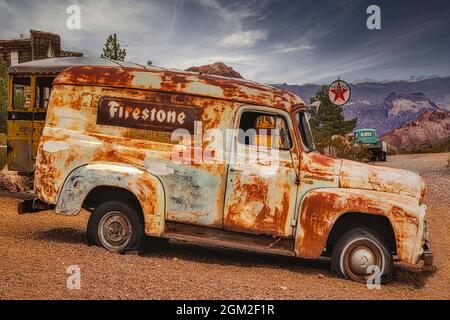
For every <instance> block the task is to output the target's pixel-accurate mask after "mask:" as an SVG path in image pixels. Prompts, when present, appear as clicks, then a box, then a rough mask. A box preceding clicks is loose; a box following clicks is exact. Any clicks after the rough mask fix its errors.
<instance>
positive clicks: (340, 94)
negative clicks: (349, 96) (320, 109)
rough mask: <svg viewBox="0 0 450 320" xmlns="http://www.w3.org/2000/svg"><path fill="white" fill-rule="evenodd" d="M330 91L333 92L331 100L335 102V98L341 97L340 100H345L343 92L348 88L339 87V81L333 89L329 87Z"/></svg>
mask: <svg viewBox="0 0 450 320" xmlns="http://www.w3.org/2000/svg"><path fill="white" fill-rule="evenodd" d="M330 91H331V92H333V93H334V100H333V102H335V101H336V100H339V99H341V100H342V101H345V97H344V94H345V93H346V92H347V91H348V89H343V88H342V87H341V83H340V82H338V83H337V85H336V87H335V89H331V90H330Z"/></svg>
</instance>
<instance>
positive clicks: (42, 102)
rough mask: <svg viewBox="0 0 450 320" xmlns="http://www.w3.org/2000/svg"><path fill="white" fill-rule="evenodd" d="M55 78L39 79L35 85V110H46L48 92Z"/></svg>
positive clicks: (48, 97)
mask: <svg viewBox="0 0 450 320" xmlns="http://www.w3.org/2000/svg"><path fill="white" fill-rule="evenodd" d="M54 79H55V78H53V77H52V78H45V77H39V78H38V79H37V83H36V108H40V109H46V108H47V106H48V101H49V99H50V91H51V88H52V83H53V80H54Z"/></svg>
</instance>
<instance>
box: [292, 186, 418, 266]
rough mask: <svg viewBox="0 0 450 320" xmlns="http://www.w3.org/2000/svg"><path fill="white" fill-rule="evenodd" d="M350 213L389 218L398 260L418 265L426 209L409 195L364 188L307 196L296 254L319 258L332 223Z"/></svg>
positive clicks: (318, 191) (325, 190) (327, 190)
mask: <svg viewBox="0 0 450 320" xmlns="http://www.w3.org/2000/svg"><path fill="white" fill-rule="evenodd" d="M348 212H353V213H360V214H373V215H382V216H385V217H387V218H388V219H389V221H390V223H391V225H392V228H393V230H394V233H395V237H396V244H397V255H398V257H399V258H400V260H402V261H404V262H408V263H417V261H418V259H419V257H420V255H421V254H422V238H423V227H424V216H425V207H423V206H420V205H419V202H418V200H417V199H414V198H412V197H410V196H405V195H401V194H390V193H386V192H379V191H368V190H361V189H344V188H320V189H315V190H312V191H310V192H309V193H307V194H306V195H305V197H304V198H303V201H302V203H301V208H300V218H299V223H298V225H297V234H296V237H297V238H296V244H295V252H296V254H297V255H299V256H302V257H307V258H317V257H318V256H320V255H321V253H322V251H323V250H324V248H325V244H326V241H327V238H328V234H329V233H330V231H331V228H332V226H333V224H334V223H335V222H336V220H337V219H338V218H339V217H340V216H341V215H343V214H345V213H348Z"/></svg>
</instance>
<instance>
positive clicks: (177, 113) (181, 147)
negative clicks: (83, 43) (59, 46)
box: [19, 66, 432, 282]
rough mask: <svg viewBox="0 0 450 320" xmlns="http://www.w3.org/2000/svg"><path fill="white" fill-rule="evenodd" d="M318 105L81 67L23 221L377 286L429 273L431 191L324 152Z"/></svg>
mask: <svg viewBox="0 0 450 320" xmlns="http://www.w3.org/2000/svg"><path fill="white" fill-rule="evenodd" d="M306 110H307V106H306V105H305V103H304V102H303V101H302V100H301V99H300V98H299V97H297V96H295V95H293V94H292V93H289V92H286V91H282V90H279V89H276V88H272V87H269V86H265V85H261V84H257V83H254V82H251V81H247V80H240V79H231V78H224V77H219V76H210V75H204V74H198V73H192V72H184V71H176V70H167V69H162V68H157V67H143V66H134V67H125V66H122V67H120V66H116V67H108V66H99V67H93V66H81V67H73V68H69V69H66V70H64V71H63V72H62V73H61V74H60V75H59V76H58V77H57V78H56V79H55V81H54V82H53V89H52V93H51V97H50V101H49V105H48V112H47V116H46V121H45V127H44V129H43V134H42V137H41V139H40V142H39V147H38V151H37V160H36V166H35V180H34V191H35V194H36V198H34V199H29V200H26V201H24V202H21V203H20V205H19V212H20V213H26V212H32V211H38V210H42V209H49V208H51V209H54V210H55V212H56V213H57V214H61V215H67V216H72V215H77V214H78V213H79V212H80V210H81V209H82V208H84V209H86V210H88V211H89V212H91V215H90V218H89V222H88V226H87V238H88V242H89V243H92V244H98V245H101V246H103V247H105V248H106V249H108V250H111V251H116V252H124V251H127V250H134V249H136V248H138V247H139V246H140V243H141V241H142V239H143V237H144V236H148V237H160V238H165V239H175V240H181V241H189V242H192V243H197V244H206V245H214V246H220V247H227V248H234V249H242V250H247V251H257V252H263V253H269V254H281V255H289V256H296V257H301V258H309V259H315V258H319V257H321V256H328V257H331V268H332V271H333V272H334V273H335V274H337V275H338V276H341V277H346V278H349V279H352V280H355V281H362V282H364V281H366V280H367V278H368V277H369V276H370V275H371V274H372V272H373V271H374V270H378V273H379V275H380V276H382V277H383V278H384V279H385V280H388V279H389V278H391V276H392V273H393V261H394V259H396V260H400V261H403V262H406V263H409V264H417V263H418V262H419V261H421V260H424V261H425V263H427V264H429V263H431V257H432V256H431V250H430V249H429V244H428V240H427V225H426V221H425V211H426V206H425V204H424V197H425V193H426V186H425V183H424V180H423V179H422V178H421V177H420V176H418V175H417V174H415V173H413V172H409V171H405V170H398V169H391V168H385V167H380V166H374V165H368V164H363V163H358V162H353V161H349V160H343V159H338V158H332V157H326V156H323V155H321V154H319V153H318V152H317V151H315V147H314V143H313V139H312V136H311V132H310V128H309V124H308V118H307V116H306Z"/></svg>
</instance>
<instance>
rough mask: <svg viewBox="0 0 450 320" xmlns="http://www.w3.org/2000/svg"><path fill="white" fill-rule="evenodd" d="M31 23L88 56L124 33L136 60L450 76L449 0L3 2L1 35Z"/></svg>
mask: <svg viewBox="0 0 450 320" xmlns="http://www.w3.org/2000/svg"><path fill="white" fill-rule="evenodd" d="M71 4H78V5H80V7H81V14H82V29H81V30H75V31H72V30H68V29H67V28H66V27H65V21H66V18H67V16H68V15H67V14H66V8H67V7H68V6H69V5H71ZM371 4H377V5H379V6H380V8H381V27H382V29H381V30H368V29H367V28H366V19H367V17H368V15H367V14H366V9H367V7H368V6H369V5H371ZM32 28H33V29H38V30H45V31H51V32H57V33H60V34H61V36H62V39H63V45H64V47H65V48H69V49H78V50H83V51H84V52H85V53H86V54H88V55H99V54H100V52H101V48H102V46H103V44H104V41H105V39H106V37H107V35H108V34H109V33H112V32H116V33H117V34H118V37H119V39H120V40H121V41H122V44H123V45H124V46H127V51H128V56H127V59H129V60H131V61H136V62H140V63H145V62H146V61H147V60H149V59H151V60H153V61H154V63H155V64H158V65H161V66H165V67H175V68H186V67H189V66H192V65H199V64H205V63H212V62H215V61H223V62H225V63H227V64H229V65H231V66H233V67H234V68H235V69H237V70H238V71H239V72H241V74H243V75H244V76H245V77H247V78H250V79H253V80H257V81H260V82H270V83H274V82H288V83H306V82H328V81H330V80H331V79H334V78H336V77H337V76H340V77H341V78H344V79H347V80H349V81H354V80H357V79H367V78H370V79H376V80H385V79H402V78H403V79H407V78H409V77H410V76H411V75H416V76H419V75H429V74H438V75H449V74H450V41H448V36H449V30H450V2H448V1H438V0H434V1H406V0H397V1H351V0H335V1H320V0H318V1H281V0H280V1H277V0H262V1H220V0H191V1H188V0H186V1H183V0H178V1H176V0H174V1H162V0H160V1H144V0H142V1H139V0H135V1H131V0H123V1H112V0H111V1H108V0H98V1H95V2H94V1H56V0H52V1H18V0H15V1H8V0H0V38H13V37H17V36H18V35H19V34H20V33H24V34H27V33H28V30H29V29H32Z"/></svg>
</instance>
